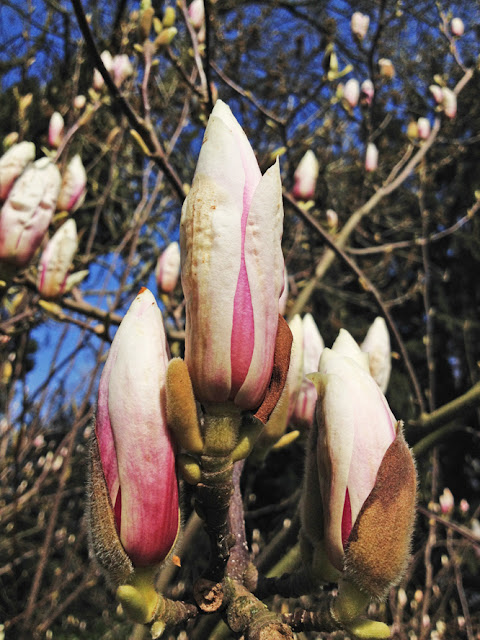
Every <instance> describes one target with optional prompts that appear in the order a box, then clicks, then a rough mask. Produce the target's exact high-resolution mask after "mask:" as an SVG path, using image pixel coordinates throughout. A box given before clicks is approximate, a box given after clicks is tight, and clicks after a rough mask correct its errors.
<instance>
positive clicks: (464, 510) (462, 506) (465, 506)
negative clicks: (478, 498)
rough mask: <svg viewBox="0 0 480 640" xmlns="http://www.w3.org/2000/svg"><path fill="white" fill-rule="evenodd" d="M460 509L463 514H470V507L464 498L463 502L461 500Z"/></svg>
mask: <svg viewBox="0 0 480 640" xmlns="http://www.w3.org/2000/svg"><path fill="white" fill-rule="evenodd" d="M459 509H460V511H461V512H462V513H468V511H469V509H470V505H469V504H468V502H467V501H466V500H465V498H462V500H460V504H459Z"/></svg>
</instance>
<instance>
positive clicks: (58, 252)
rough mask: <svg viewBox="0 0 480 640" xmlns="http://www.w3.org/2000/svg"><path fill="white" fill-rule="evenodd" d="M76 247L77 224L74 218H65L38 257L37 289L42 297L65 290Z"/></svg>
mask: <svg viewBox="0 0 480 640" xmlns="http://www.w3.org/2000/svg"><path fill="white" fill-rule="evenodd" d="M77 247H78V240H77V225H76V224H75V220H67V221H66V222H65V224H63V225H62V226H61V227H60V228H59V229H58V231H56V233H55V234H54V235H53V237H52V239H51V240H50V241H49V242H48V244H47V246H46V247H45V249H44V251H43V253H42V257H41V258H40V264H39V267H38V277H37V289H38V291H39V293H40V294H41V296H42V297H43V298H55V297H57V296H59V295H61V294H62V293H63V292H64V291H65V286H66V283H67V276H68V271H69V269H70V266H71V264H72V260H73V257H74V255H75V253H76V251H77Z"/></svg>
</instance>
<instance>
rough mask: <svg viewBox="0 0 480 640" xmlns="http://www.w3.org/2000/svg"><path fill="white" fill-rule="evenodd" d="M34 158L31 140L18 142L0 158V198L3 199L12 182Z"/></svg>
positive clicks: (33, 146) (33, 147)
mask: <svg viewBox="0 0 480 640" xmlns="http://www.w3.org/2000/svg"><path fill="white" fill-rule="evenodd" d="M34 158H35V145H34V144H33V142H19V143H18V144H14V145H13V147H10V149H9V150H8V151H6V152H5V153H4V154H3V156H2V157H1V158H0V200H5V198H6V197H7V196H8V193H9V191H10V189H11V188H12V186H13V183H14V182H15V180H16V179H17V178H18V176H20V175H21V173H22V171H23V170H24V169H25V167H26V166H27V165H28V164H29V163H30V162H32V160H33V159H34Z"/></svg>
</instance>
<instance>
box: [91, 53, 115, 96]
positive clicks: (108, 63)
mask: <svg viewBox="0 0 480 640" xmlns="http://www.w3.org/2000/svg"><path fill="white" fill-rule="evenodd" d="M100 57H101V59H102V62H103V65H104V67H105V69H106V70H107V71H108V72H110V71H111V70H112V64H113V58H112V54H111V53H110V51H106V50H105V51H102V53H101V54H100ZM104 84H105V81H104V79H103V76H102V74H101V73H100V71H99V70H98V69H94V71H93V83H92V86H93V88H94V89H95V91H100V89H101V88H102V87H103V85H104Z"/></svg>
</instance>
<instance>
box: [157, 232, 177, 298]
mask: <svg viewBox="0 0 480 640" xmlns="http://www.w3.org/2000/svg"><path fill="white" fill-rule="evenodd" d="M179 276H180V245H179V244H178V242H172V243H171V244H169V245H168V247H167V248H166V249H165V251H164V252H163V253H162V254H161V256H160V257H159V258H158V261H157V267H156V269H155V279H156V281H157V287H158V290H159V292H161V293H171V292H172V291H173V290H174V289H175V287H176V286H177V282H178V278H179Z"/></svg>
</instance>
